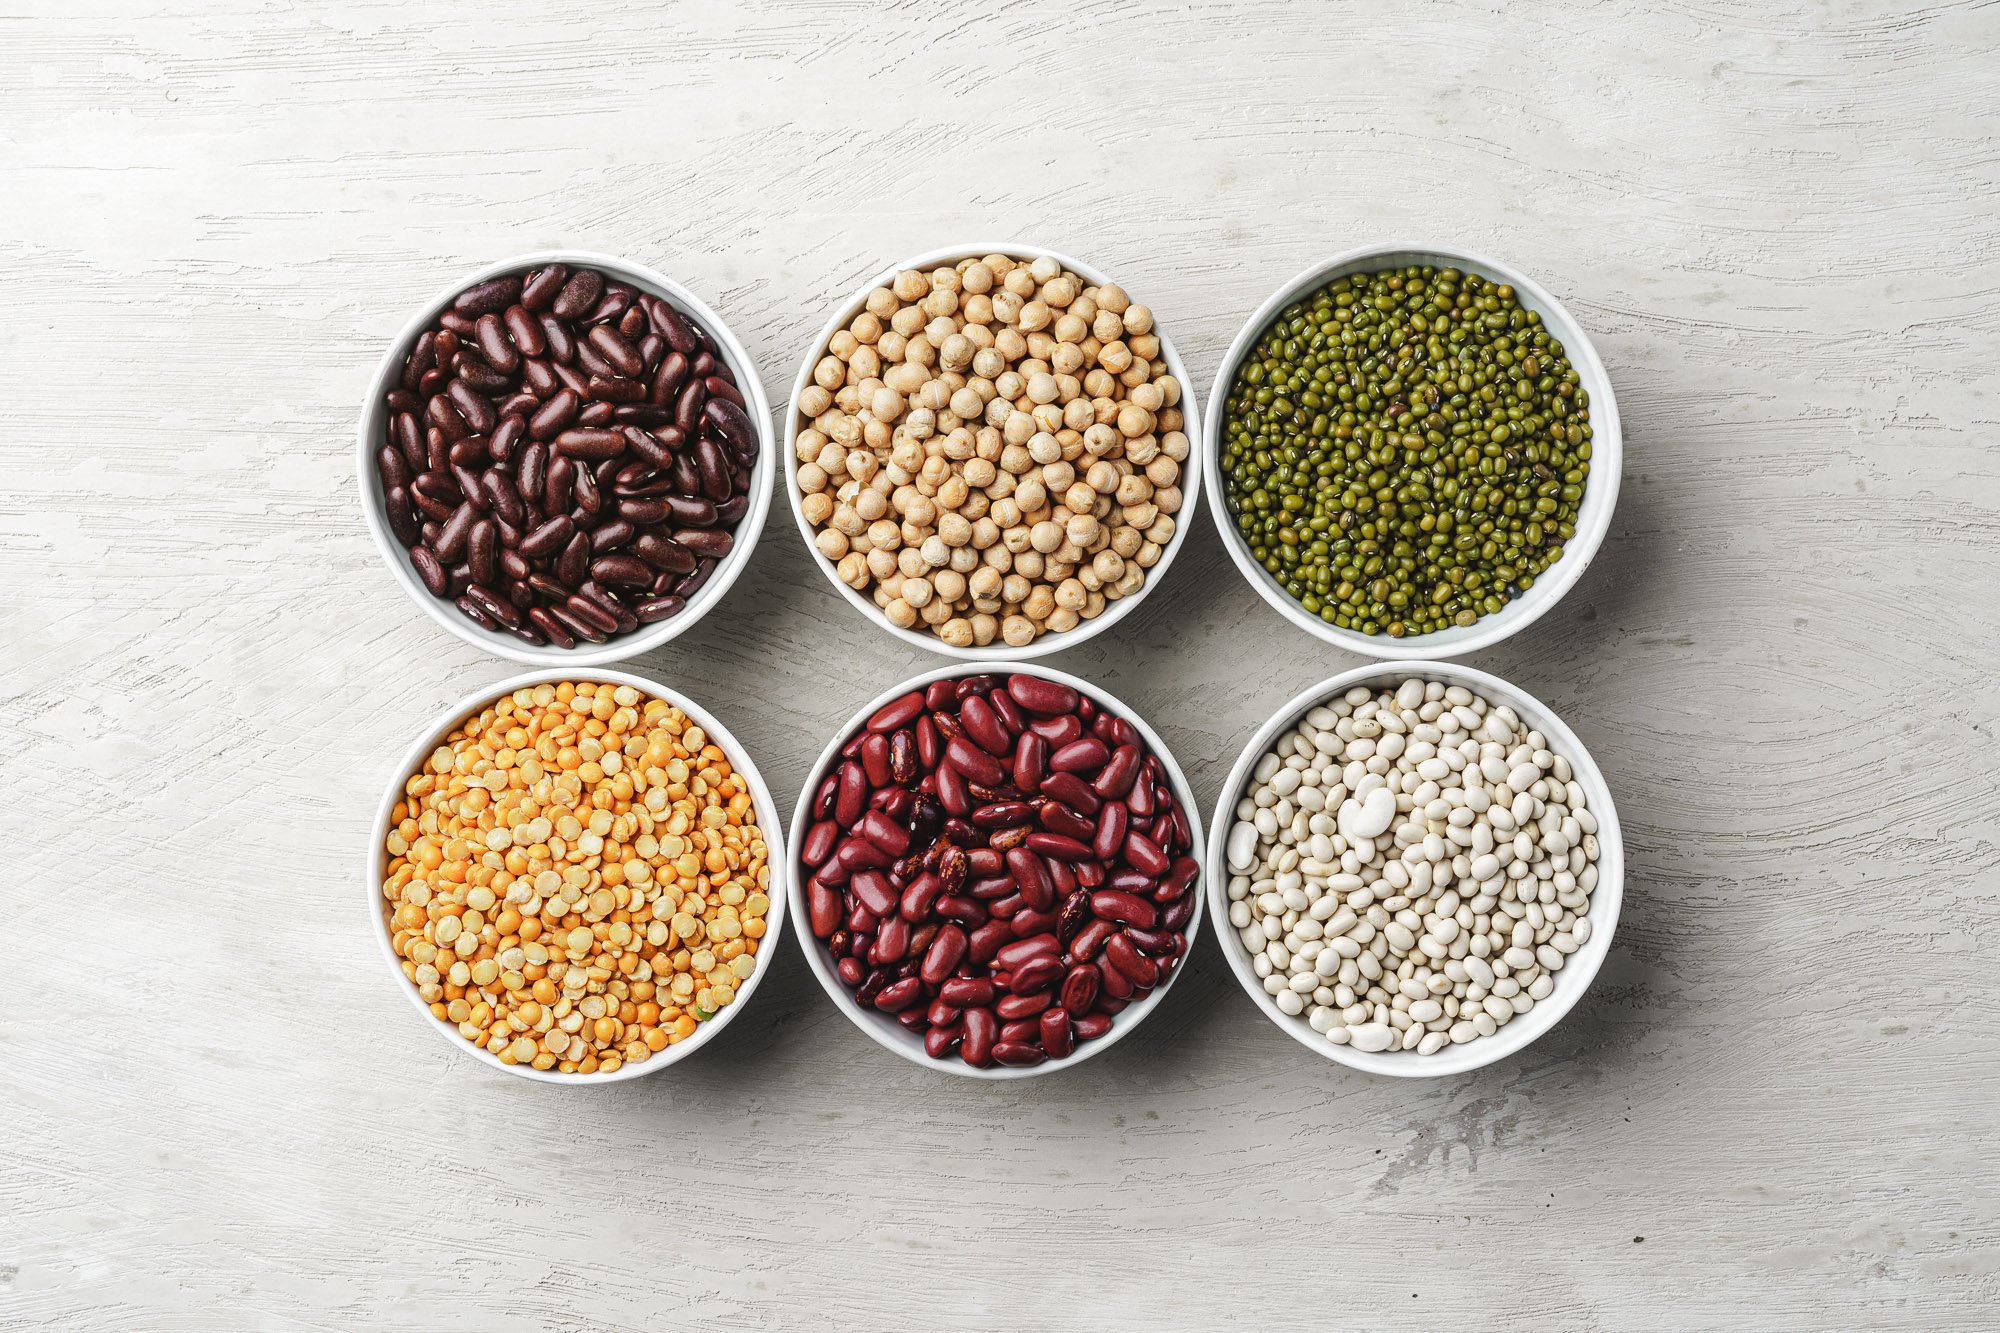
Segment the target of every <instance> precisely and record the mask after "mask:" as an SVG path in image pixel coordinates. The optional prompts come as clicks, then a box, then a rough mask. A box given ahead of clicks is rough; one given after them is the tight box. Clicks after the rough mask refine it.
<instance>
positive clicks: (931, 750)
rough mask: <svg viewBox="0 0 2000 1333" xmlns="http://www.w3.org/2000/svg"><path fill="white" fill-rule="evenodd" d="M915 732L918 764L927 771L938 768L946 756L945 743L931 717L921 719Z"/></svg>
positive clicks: (918, 720)
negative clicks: (940, 761)
mask: <svg viewBox="0 0 2000 1333" xmlns="http://www.w3.org/2000/svg"><path fill="white" fill-rule="evenodd" d="M913 730H914V731H915V734H916V741H917V763H918V764H919V765H921V766H922V767H923V768H924V769H925V770H930V769H934V768H936V767H937V766H938V760H939V759H940V758H942V757H943V755H944V742H943V741H942V740H941V739H939V737H938V733H937V728H936V727H935V726H933V725H932V724H931V720H930V717H929V715H928V714H926V715H925V716H922V717H919V718H918V719H917V725H916V727H915V728H914V729H913Z"/></svg>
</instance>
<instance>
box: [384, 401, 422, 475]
mask: <svg viewBox="0 0 2000 1333" xmlns="http://www.w3.org/2000/svg"><path fill="white" fill-rule="evenodd" d="M393 430H394V434H395V439H396V452H397V453H400V454H401V455H402V456H403V461H404V462H405V463H408V464H409V465H410V471H411V472H413V473H416V472H422V471H423V470H424V469H426V468H427V467H429V466H430V454H429V451H428V450H426V449H425V447H424V432H423V427H422V426H420V425H418V424H417V417H416V414H415V413H414V412H398V413H397V414H396V419H395V422H394V427H393Z"/></svg>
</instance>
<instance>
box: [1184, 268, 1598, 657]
mask: <svg viewBox="0 0 2000 1333" xmlns="http://www.w3.org/2000/svg"><path fill="white" fill-rule="evenodd" d="M1590 448H1591V441H1590V400H1589V395H1588V393H1587V392H1586V391H1585V390H1584V389H1583V387H1582V386H1581V385H1580V384H1579V383H1578V382H1577V374H1576V371H1575V369H1574V368H1573V367H1572V366H1571V365H1570V363H1569V360H1568V358H1567V357H1565V356H1564V355H1563V347H1562V344H1561V343H1560V342H1558V341H1557V340H1556V339H1554V338H1553V337H1551V336H1550V335H1549V332H1548V330H1547V329H1545V328H1544V327H1543V326H1542V319H1541V316H1540V315H1538V314H1536V313H1535V312H1534V311H1532V310H1528V309H1526V308H1524V307H1523V306H1522V305H1521V303H1520V301H1519V300H1518V299H1517V298H1516V296H1515V293H1514V289H1513V288H1512V287H1511V286H1509V285H1507V284H1505V283H1494V282H1489V281H1487V280H1486V279H1484V278H1482V277H1480V276H1479V275H1478V274H1472V273H1462V272H1460V271H1459V270H1457V269H1452V268H1442V269H1441V268H1431V267H1428V266H1421V265H1411V266H1408V267H1404V268H1395V269H1384V270H1381V271H1379V272H1375V273H1356V274H1351V275H1349V276H1347V277H1342V278H1335V279H1334V280H1333V281H1332V282H1329V283H1327V284H1326V285H1325V286H1323V287H1321V288H1319V289H1318V290H1316V291H1314V292H1313V293H1311V294H1310V295H1309V296H1306V297H1304V298H1302V299H1301V300H1298V301H1294V302H1293V303H1292V304H1290V305H1288V306H1286V307H1285V308H1284V310H1282V311H1280V312H1279V314H1278V317H1277V318H1276V319H1275V320H1273V321H1272V323H1271V326H1270V327H1269V328H1267V329H1265V330H1264V333H1263V336H1262V337H1260V338H1259V339H1258V340H1257V344H1256V346H1255V347H1254V348H1252V349H1251V351H1250V353H1249V354H1248V355H1247V356H1246V357H1245V358H1244V360H1243V364H1242V366H1241V367H1239V369H1238V370H1237V373H1236V381H1235V383H1234V384H1233V385H1232V386H1231V387H1230V391H1229V396H1228V400H1227V402H1226V403H1225V405H1224V407H1223V436H1222V459H1221V463H1222V479H1223V490H1224V493H1225V494H1226V496H1227V497H1228V500H1229V508H1230V512H1231V513H1232V514H1233V515H1234V517H1235V521H1236V526H1237V529H1238V530H1239V531H1240V532H1241V533H1242V535H1243V539H1244V541H1245V542H1247V543H1248V544H1249V546H1250V552H1251V554H1252V555H1253V556H1255V557H1256V559H1257V563H1258V564H1260V565H1262V566H1263V567H1264V568H1265V569H1266V570H1267V571H1269V573H1270V575H1271V577H1272V578H1274V579H1276V580H1277V582H1278V585H1279V586H1280V587H1282V588H1284V590H1285V591H1286V592H1287V593H1289V594H1291V596H1292V597H1294V598H1295V599H1297V600H1298V602H1299V604H1300V605H1301V606H1303V607H1304V608H1305V609H1306V610H1307V611H1309V612H1311V613H1312V614H1314V615H1316V616H1318V617H1319V618H1320V619H1322V620H1324V621H1326V622H1327V623H1328V624H1332V625H1337V626H1340V627H1341V628H1343V629H1352V630H1357V631H1359V632H1361V633H1363V634H1388V635H1392V636H1396V637H1401V636H1403V635H1407V634H1428V633H1431V632H1432V631H1435V630H1441V629H1449V628H1451V627H1452V626H1454V625H1459V626H1463V625H1471V624H1473V623H1474V622H1476V621H1477V620H1478V619H1479V618H1480V617H1481V616H1484V615H1489V614H1491V613H1492V612H1495V611H1498V610H1499V609H1500V608H1501V607H1502V606H1504V605H1506V604H1507V602H1509V601H1510V600H1512V599H1513V598H1515V597H1517V596H1519V595H1520V594H1521V593H1522V592H1524V591H1526V590H1527V589H1528V588H1529V587H1530V586H1532V585H1533V583H1534V581H1535V578H1536V576H1538V575H1539V574H1541V573H1542V571H1544V570H1546V569H1547V568H1548V567H1549V566H1550V565H1552V564H1554V563H1555V562H1556V561H1557V560H1559V559H1561V557H1562V552H1563V543H1564V542H1566V541H1568V540H1569V539H1570V538H1572V537H1574V536H1575V535H1576V516H1577V509H1578V507H1579V505H1580V504H1581V503H1582V500H1583V490H1584V486H1585V484H1586V483H1587V481H1588V479H1589V476H1590Z"/></svg>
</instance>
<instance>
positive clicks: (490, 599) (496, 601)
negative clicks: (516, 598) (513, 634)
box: [465, 583, 521, 629]
mask: <svg viewBox="0 0 2000 1333" xmlns="http://www.w3.org/2000/svg"><path fill="white" fill-rule="evenodd" d="M465 595H466V596H467V597H468V598H470V599H471V600H472V601H473V602H474V603H475V604H476V605H477V606H478V607H479V609H480V610H482V611H484V612H485V613H486V614H487V615H489V616H491V617H492V618H493V619H494V620H496V621H498V622H500V623H501V624H502V625H505V626H506V627H507V628H508V629H518V628H520V625H521V612H520V611H519V609H518V608H516V607H515V605H514V604H513V603H512V602H510V601H508V600H507V599H506V598H505V597H502V596H501V595H500V594H499V593H497V592H495V591H494V590H493V589H491V588H488V587H484V586H482V585H480V584H478V583H474V584H473V585H472V586H471V587H469V588H467V589H466V590H465Z"/></svg>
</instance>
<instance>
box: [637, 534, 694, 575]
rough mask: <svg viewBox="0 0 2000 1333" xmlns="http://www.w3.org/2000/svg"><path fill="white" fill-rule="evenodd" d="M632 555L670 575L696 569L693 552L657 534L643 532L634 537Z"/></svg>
mask: <svg viewBox="0 0 2000 1333" xmlns="http://www.w3.org/2000/svg"><path fill="white" fill-rule="evenodd" d="M632 554H633V555H636V556H638V557H639V558H640V559H641V560H644V561H645V562H646V563H647V564H649V565H651V566H652V567H653V568H654V569H657V570H661V571H663V572H665V573H668V574H686V573H689V572H691V571H692V570H693V569H694V567H695V559H694V552H693V551H690V550H688V549H687V548H686V547H685V546H682V545H680V544H679V543H678V542H673V541H669V540H668V539H667V538H665V537H662V536H660V535H659V534H658V533H656V532H642V533H640V534H639V535H638V536H636V537H634V538H633V539H632Z"/></svg>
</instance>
